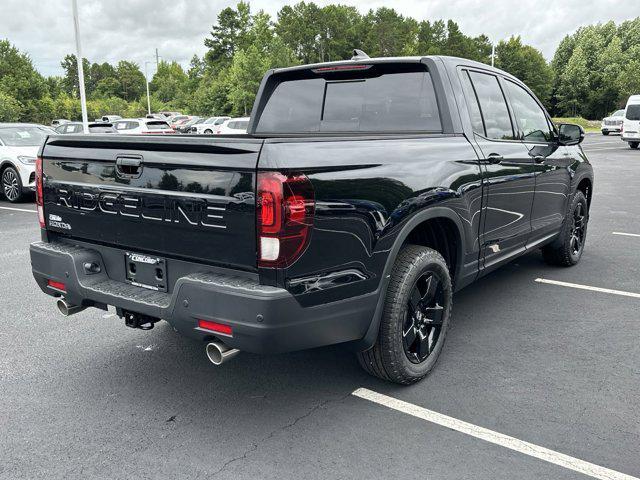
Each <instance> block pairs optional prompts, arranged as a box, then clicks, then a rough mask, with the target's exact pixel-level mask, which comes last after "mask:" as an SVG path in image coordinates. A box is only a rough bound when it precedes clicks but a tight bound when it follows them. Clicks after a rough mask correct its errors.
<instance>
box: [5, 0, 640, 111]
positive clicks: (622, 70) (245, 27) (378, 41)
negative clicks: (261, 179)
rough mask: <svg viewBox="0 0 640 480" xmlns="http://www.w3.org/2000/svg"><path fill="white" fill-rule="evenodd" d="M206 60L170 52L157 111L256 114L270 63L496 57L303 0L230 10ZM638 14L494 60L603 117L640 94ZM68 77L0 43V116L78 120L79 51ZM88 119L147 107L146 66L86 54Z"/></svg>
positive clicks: (155, 100)
mask: <svg viewBox="0 0 640 480" xmlns="http://www.w3.org/2000/svg"><path fill="white" fill-rule="evenodd" d="M204 45H205V46H206V47H207V51H206V53H205V54H204V55H203V57H202V58H200V57H198V56H197V55H194V56H193V58H192V59H191V62H190V65H189V67H188V68H187V69H186V70H185V69H183V67H182V66H181V65H180V64H178V63H177V62H167V61H161V62H159V63H158V65H157V68H156V69H154V70H155V72H154V74H153V76H152V78H151V79H150V92H151V107H152V110H153V111H159V110H163V109H164V110H179V111H183V112H186V113H191V114H196V115H214V114H215V115H221V114H228V115H247V114H249V112H250V111H251V108H252V105H253V101H254V98H255V95H256V92H257V90H258V86H259V84H260V80H261V78H262V76H263V74H264V73H265V72H266V71H267V70H268V69H270V68H275V67H286V66H292V65H298V64H304V63H314V62H323V61H332V60H341V59H346V58H350V57H351V54H352V51H353V49H354V48H359V49H361V50H364V51H365V52H367V53H368V54H369V55H370V56H372V57H373V56H402V55H452V56H458V57H464V58H469V59H472V60H477V61H479V62H483V63H487V64H489V63H490V62H491V50H492V45H491V42H490V40H489V38H488V37H487V36H486V35H478V36H475V37H472V36H468V35H465V34H464V33H463V32H462V31H461V30H460V28H459V26H458V25H457V23H456V22H454V21H452V20H447V21H445V20H435V21H430V20H423V21H417V20H415V19H413V18H411V17H407V16H403V15H401V14H399V13H398V12H396V11H395V10H394V9H393V8H387V7H381V8H378V9H377V10H370V11H368V12H367V13H364V14H362V13H360V12H359V11H358V10H357V9H356V8H355V7H351V6H345V5H327V6H324V7H320V6H318V5H316V4H315V3H313V2H309V3H307V2H300V3H297V4H295V5H292V6H285V7H283V8H281V9H280V11H279V12H278V13H277V16H276V18H272V17H271V16H269V15H268V14H266V13H265V12H264V11H258V12H255V13H254V12H252V11H251V8H250V5H249V4H248V3H245V2H240V3H238V4H237V6H236V7H235V8H231V7H229V8H225V9H223V10H222V11H221V12H220V13H219V15H218V18H217V21H216V23H215V24H214V25H213V26H212V28H211V32H210V34H209V35H208V36H207V37H206V38H205V39H204ZM639 54H640V17H639V18H636V19H635V20H630V21H626V22H623V23H621V24H620V25H616V24H615V23H614V22H608V23H605V24H597V25H593V26H588V27H583V28H580V29H579V30H577V31H576V32H574V33H573V34H570V35H567V36H566V37H565V38H564V39H563V40H562V42H561V43H560V45H559V46H558V49H557V51H556V52H555V55H554V57H553V59H552V61H551V62H550V63H548V62H547V61H546V60H545V58H544V56H543V55H542V54H541V52H540V51H538V50H537V49H535V48H534V47H532V46H530V45H525V44H523V43H522V41H521V39H520V37H519V36H513V37H511V38H509V39H506V40H502V41H500V42H499V43H498V44H497V45H496V51H495V55H496V56H495V65H496V66H497V67H498V68H502V69H503V70H506V71H508V72H510V73H512V74H514V75H515V76H517V77H518V78H520V79H521V80H523V81H524V82H525V83H526V84H527V85H529V87H530V88H531V89H532V90H533V91H534V92H535V93H536V95H537V96H538V97H539V98H540V100H541V101H542V102H543V103H545V105H546V106H547V108H548V109H549V110H550V111H551V112H552V113H553V114H554V115H558V116H562V115H570V116H578V115H580V116H584V117H587V118H600V117H602V116H604V115H606V114H607V113H609V112H610V111H612V110H614V109H616V108H618V107H620V106H622V105H623V104H624V100H625V99H626V98H627V97H628V96H629V95H630V94H632V93H640V76H639V75H638V73H637V72H639V71H640V55H639ZM61 66H62V69H63V71H64V74H63V75H62V76H60V77H55V76H54V77H47V78H45V77H43V76H42V75H41V74H40V73H38V72H37V71H36V69H35V68H34V66H33V64H32V62H31V59H30V58H29V56H28V55H27V54H25V53H23V52H20V51H19V50H18V49H17V48H15V46H13V45H12V44H11V43H10V41H9V40H1V41H0V121H30V122H43V123H48V122H49V121H50V120H51V119H53V118H70V119H77V118H80V104H79V100H78V98H79V94H78V75H77V62H76V57H75V56H74V55H72V54H70V55H67V56H65V58H64V59H63V60H62V62H61ZM83 70H84V73H85V89H86V93H87V98H88V101H87V107H88V111H89V112H88V113H89V118H90V119H92V118H96V117H99V116H102V115H104V114H119V115H122V116H130V117H138V116H143V115H144V114H145V113H146V110H147V101H146V86H145V76H144V73H143V72H142V70H141V68H140V66H139V65H137V64H136V63H134V62H130V61H127V60H121V61H119V62H118V63H117V64H116V65H112V64H110V63H107V62H104V63H91V62H90V61H89V60H88V59H83Z"/></svg>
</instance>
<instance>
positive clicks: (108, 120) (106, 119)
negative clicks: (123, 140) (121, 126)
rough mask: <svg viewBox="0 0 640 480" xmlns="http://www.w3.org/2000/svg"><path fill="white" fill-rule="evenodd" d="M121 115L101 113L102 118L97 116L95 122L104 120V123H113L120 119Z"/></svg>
mask: <svg viewBox="0 0 640 480" xmlns="http://www.w3.org/2000/svg"><path fill="white" fill-rule="evenodd" d="M121 119H122V117H121V116H120V115H103V116H102V118H97V119H96V121H95V123H100V122H105V123H113V122H115V121H116V120H121Z"/></svg>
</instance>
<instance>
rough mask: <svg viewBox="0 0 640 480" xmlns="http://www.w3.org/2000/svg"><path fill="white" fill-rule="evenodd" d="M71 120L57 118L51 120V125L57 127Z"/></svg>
mask: <svg viewBox="0 0 640 480" xmlns="http://www.w3.org/2000/svg"><path fill="white" fill-rule="evenodd" d="M70 121H71V120H66V119H64V118H56V119H55V120H51V126H52V127H57V126H58V125H62V124H64V123H69V122H70Z"/></svg>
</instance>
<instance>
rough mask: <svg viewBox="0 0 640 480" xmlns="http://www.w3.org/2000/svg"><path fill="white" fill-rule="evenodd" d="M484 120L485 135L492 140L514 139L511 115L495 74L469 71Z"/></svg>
mask: <svg viewBox="0 0 640 480" xmlns="http://www.w3.org/2000/svg"><path fill="white" fill-rule="evenodd" d="M469 76H470V77H471V82H472V84H473V88H474V90H475V92H476V95H477V97H478V102H479V104H480V112H481V114H482V120H483V121H484V130H485V132H486V133H485V136H486V137H487V138H491V139H494V140H514V139H515V136H514V133H513V126H512V125H511V116H510V115H509V109H508V108H507V102H506V100H505V98H504V94H503V93H502V88H501V87H500V83H499V82H498V78H497V77H496V76H495V75H490V74H487V73H480V72H469Z"/></svg>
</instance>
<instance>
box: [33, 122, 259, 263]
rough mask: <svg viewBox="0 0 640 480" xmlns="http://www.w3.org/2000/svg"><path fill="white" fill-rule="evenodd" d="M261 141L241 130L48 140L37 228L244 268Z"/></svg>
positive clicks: (251, 241)
mask: <svg viewBox="0 0 640 480" xmlns="http://www.w3.org/2000/svg"><path fill="white" fill-rule="evenodd" d="M261 145H262V141H261V140H258V139H252V138H246V137H245V138H242V139H229V138H220V139H209V138H206V139H205V138H194V137H184V138H180V137H161V136H153V137H151V136H144V137H137V136H115V135H114V136H106V135H101V136H99V137H98V136H95V137H93V136H65V137H50V138H49V140H48V141H47V143H46V144H45V146H44V148H43V152H42V157H43V172H44V174H43V178H44V185H43V197H44V215H45V222H46V228H47V230H49V231H51V232H56V234H59V235H62V236H66V237H69V238H77V239H81V240H85V241H90V242H96V243H101V244H105V245H117V246H119V247H121V248H125V249H129V250H131V251H132V252H135V253H149V254H154V255H158V256H163V257H175V258H184V259H192V260H196V261H202V262H205V263H210V264H214V265H221V266H228V267H232V268H241V269H245V270H253V269H255V268H256V231H255V228H256V227H255V185H256V179H255V175H256V165H257V160H258V154H259V152H260V147H261Z"/></svg>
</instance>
